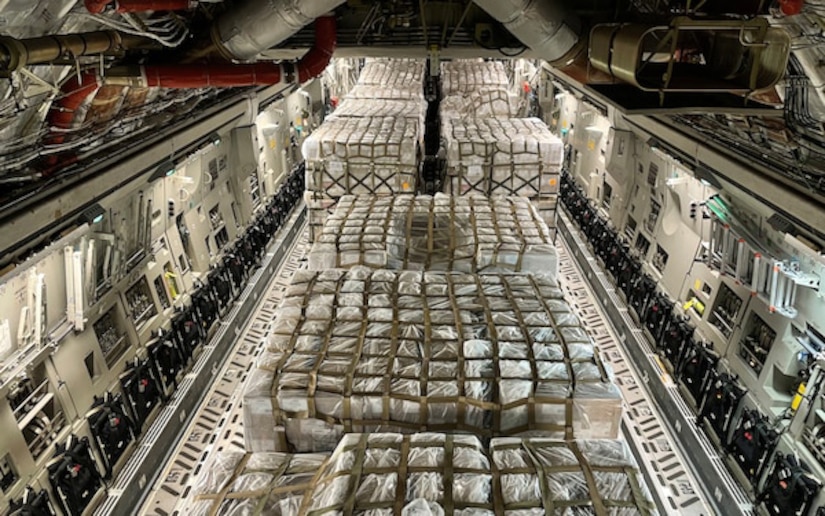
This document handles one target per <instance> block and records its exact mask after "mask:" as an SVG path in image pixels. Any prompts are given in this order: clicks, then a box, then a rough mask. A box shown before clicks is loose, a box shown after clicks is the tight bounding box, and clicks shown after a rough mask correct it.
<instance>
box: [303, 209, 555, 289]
mask: <svg viewBox="0 0 825 516" xmlns="http://www.w3.org/2000/svg"><path fill="white" fill-rule="evenodd" d="M358 265H364V266H368V267H371V268H377V269H393V270H401V269H406V270H441V271H459V272H473V273H477V272H501V271H510V272H522V271H523V272H532V273H542V274H548V275H550V276H551V277H555V275H556V271H557V269H558V263H557V255H556V250H555V246H554V244H553V234H552V233H551V232H550V230H549V229H548V228H547V225H546V224H545V223H544V221H543V220H542V218H541V215H540V214H539V212H538V210H537V209H536V208H535V207H534V206H533V205H532V204H531V203H530V201H529V200H527V199H525V198H523V197H493V198H487V197H480V196H470V197H451V196H448V195H444V194H436V195H435V196H429V195H419V196H413V195H398V196H392V197H375V196H349V195H348V196H344V197H342V198H341V199H340V200H339V201H338V204H337V205H336V208H335V211H334V212H333V214H332V215H331V216H329V217H328V218H327V220H326V223H325V225H324V228H323V230H322V232H321V235H320V236H319V237H318V238H317V239H316V241H315V244H314V245H313V246H312V249H311V250H310V253H309V267H310V269H314V270H326V269H331V268H349V267H354V266H358Z"/></svg>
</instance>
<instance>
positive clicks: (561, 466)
mask: <svg viewBox="0 0 825 516" xmlns="http://www.w3.org/2000/svg"><path fill="white" fill-rule="evenodd" d="M489 451H490V458H491V462H492V467H493V471H494V474H495V475H496V477H497V480H498V482H497V484H495V485H496V487H497V490H496V492H495V493H494V502H495V503H496V504H497V505H496V514H503V515H504V516H508V515H519V516H521V515H537V516H538V515H544V514H548V515H557V514H576V515H578V514H581V515H585V514H597V515H598V514H604V515H610V516H655V515H657V514H658V511H657V509H656V506H655V504H654V503H653V501H652V499H651V496H650V492H649V491H648V489H647V486H646V485H645V482H644V478H643V477H642V474H641V472H640V470H639V466H638V465H637V463H636V460H635V458H634V457H633V454H632V453H631V451H630V449H629V448H628V447H627V444H626V443H625V442H624V441H619V440H607V439H594V440H575V441H554V440H551V439H544V438H535V437H534V438H529V439H514V438H498V439H493V440H492V441H491V442H490V447H489Z"/></svg>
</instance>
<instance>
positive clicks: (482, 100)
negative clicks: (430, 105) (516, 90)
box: [440, 88, 518, 119]
mask: <svg viewBox="0 0 825 516" xmlns="http://www.w3.org/2000/svg"><path fill="white" fill-rule="evenodd" d="M440 109H441V118H442V119H451V118H484V117H496V118H511V117H513V116H515V115H516V113H517V111H518V106H517V100H516V97H515V96H514V95H512V94H511V93H510V92H508V91H507V90H506V89H503V88H500V89H496V88H491V89H486V90H481V91H471V92H468V93H462V94H454V95H449V96H447V97H444V99H443V100H442V101H441V105H440Z"/></svg>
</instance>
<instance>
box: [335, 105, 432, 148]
mask: <svg viewBox="0 0 825 516" xmlns="http://www.w3.org/2000/svg"><path fill="white" fill-rule="evenodd" d="M330 116H331V117H344V118H371V117H393V118H406V119H408V120H412V121H415V122H417V123H418V133H419V138H420V139H421V138H423V137H424V134H423V133H424V131H423V129H422V128H423V127H424V123H425V118H426V116H427V103H426V102H423V101H422V102H418V101H415V100H388V99H375V100H371V101H369V102H364V101H363V100H360V99H344V101H343V102H341V104H340V105H339V106H338V107H337V108H336V109H335V111H334V112H333V113H332V115H330ZM329 118H330V117H327V119H329Z"/></svg>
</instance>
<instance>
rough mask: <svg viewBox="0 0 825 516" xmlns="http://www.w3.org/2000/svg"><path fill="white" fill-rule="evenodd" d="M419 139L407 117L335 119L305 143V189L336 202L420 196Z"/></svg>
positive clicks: (416, 131) (326, 122)
mask: <svg viewBox="0 0 825 516" xmlns="http://www.w3.org/2000/svg"><path fill="white" fill-rule="evenodd" d="M418 138H419V127H418V123H417V122H414V121H409V120H407V119H405V118H393V117H377V118H343V117H333V118H331V119H329V120H327V121H325V122H324V123H323V124H322V125H321V127H319V128H318V129H316V130H315V131H314V132H313V133H312V134H311V135H309V137H307V139H306V140H304V143H303V147H302V151H303V156H304V159H305V160H306V189H307V190H308V191H313V192H321V193H323V194H324V195H326V196H328V197H331V198H333V199H336V200H337V199H338V198H340V197H341V196H342V195H346V194H371V195H387V194H397V193H412V192H415V187H416V177H417V172H418V150H419V146H418Z"/></svg>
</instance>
